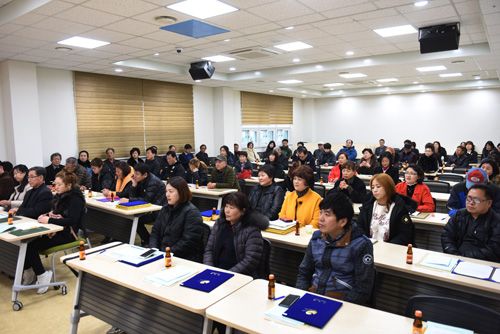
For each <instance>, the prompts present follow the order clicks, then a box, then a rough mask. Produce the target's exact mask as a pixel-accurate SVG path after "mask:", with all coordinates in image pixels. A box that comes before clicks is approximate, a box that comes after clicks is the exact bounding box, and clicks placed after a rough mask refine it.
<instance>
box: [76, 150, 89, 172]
mask: <svg viewBox="0 0 500 334" xmlns="http://www.w3.org/2000/svg"><path fill="white" fill-rule="evenodd" d="M78 164H79V165H81V166H83V167H85V169H87V171H88V172H89V173H90V175H92V167H91V166H90V155H89V152H87V151H80V153H78Z"/></svg>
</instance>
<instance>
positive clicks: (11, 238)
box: [0, 216, 63, 242]
mask: <svg viewBox="0 0 500 334" xmlns="http://www.w3.org/2000/svg"><path fill="white" fill-rule="evenodd" d="M17 217H19V218H21V220H14V225H18V224H23V223H29V222H36V220H34V219H31V218H27V217H21V216H17ZM7 224H8V223H2V224H0V225H2V226H3V225H7ZM43 227H47V228H48V229H49V230H48V231H41V232H37V233H33V234H28V235H23V236H15V235H13V234H10V233H9V232H4V233H0V240H3V241H7V242H16V241H20V240H23V239H28V238H34V237H38V236H41V235H44V234H49V233H53V232H58V231H62V229H63V227H62V226H60V225H54V224H43Z"/></svg>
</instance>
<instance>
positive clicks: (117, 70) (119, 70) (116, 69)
mask: <svg viewBox="0 0 500 334" xmlns="http://www.w3.org/2000/svg"><path fill="white" fill-rule="evenodd" d="M115 72H118V73H121V72H123V70H122V69H121V68H115Z"/></svg>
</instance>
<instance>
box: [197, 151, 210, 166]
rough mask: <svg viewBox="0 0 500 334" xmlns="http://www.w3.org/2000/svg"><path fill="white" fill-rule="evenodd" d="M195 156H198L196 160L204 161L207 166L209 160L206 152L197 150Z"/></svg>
mask: <svg viewBox="0 0 500 334" xmlns="http://www.w3.org/2000/svg"><path fill="white" fill-rule="evenodd" d="M196 158H198V160H200V161H203V162H204V163H205V165H207V166H208V164H209V162H208V154H206V153H201V152H198V153H196Z"/></svg>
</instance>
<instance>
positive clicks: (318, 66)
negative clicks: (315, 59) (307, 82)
mask: <svg viewBox="0 0 500 334" xmlns="http://www.w3.org/2000/svg"><path fill="white" fill-rule="evenodd" d="M314 68H315V69H317V70H321V69H322V68H323V65H316V66H314Z"/></svg>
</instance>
